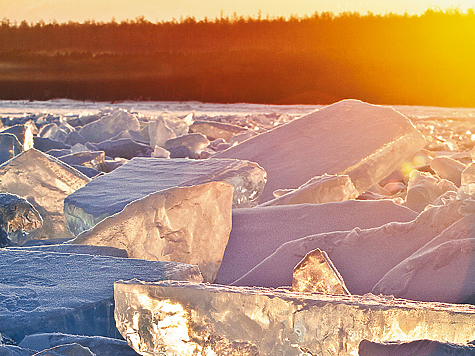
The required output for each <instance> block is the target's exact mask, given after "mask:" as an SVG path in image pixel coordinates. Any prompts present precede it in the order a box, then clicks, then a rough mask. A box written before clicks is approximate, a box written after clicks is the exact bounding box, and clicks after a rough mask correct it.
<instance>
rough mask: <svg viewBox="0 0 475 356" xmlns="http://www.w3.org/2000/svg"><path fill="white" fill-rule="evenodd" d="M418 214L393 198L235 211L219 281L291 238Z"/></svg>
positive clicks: (241, 272) (225, 280)
mask: <svg viewBox="0 0 475 356" xmlns="http://www.w3.org/2000/svg"><path fill="white" fill-rule="evenodd" d="M416 216H417V214H416V213H414V212H413V211H412V210H410V209H407V208H404V207H402V206H399V205H397V204H395V203H394V202H392V201H390V200H380V201H360V200H348V201H344V202H335V203H327V204H298V205H283V206H270V207H259V206H258V207H255V208H251V209H238V210H234V211H233V228H232V230H231V234H230V236H229V242H228V245H227V247H226V250H225V252H224V257H223V261H222V263H221V268H220V269H219V271H218V275H217V278H216V283H220V284H229V283H231V282H233V281H235V280H236V279H238V278H239V277H241V276H242V275H244V274H245V273H246V272H248V271H249V270H250V269H251V268H253V267H254V266H256V265H257V264H259V263H260V262H261V261H262V260H264V259H265V258H266V257H268V256H269V255H270V254H272V253H273V252H274V251H275V250H276V249H278V248H279V247H280V246H281V245H282V244H284V243H286V242H288V241H292V240H296V239H299V238H303V237H305V236H308V235H313V234H318V233H326V232H331V231H346V230H351V229H353V228H355V227H360V228H370V227H378V226H381V225H384V224H386V223H388V222H391V221H400V222H407V221H411V220H413V219H415V218H416ZM316 247H318V246H316ZM316 247H315V248H316ZM312 250H313V249H312ZM309 251H310V250H308V251H306V252H305V253H303V255H301V256H300V258H298V260H297V261H296V262H295V263H294V264H293V265H292V266H291V267H290V276H291V275H292V269H293V267H294V266H295V265H296V264H297V262H298V261H300V260H301V259H302V258H303V257H304V256H305V254H306V253H307V252H309ZM327 252H328V251H327ZM282 263H285V260H284V261H282ZM337 268H338V267H337ZM276 270H279V267H276ZM269 282H270V280H269ZM290 282H291V279H290V280H289V283H290ZM287 285H290V284H287Z"/></svg>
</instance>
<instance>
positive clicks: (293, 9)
mask: <svg viewBox="0 0 475 356" xmlns="http://www.w3.org/2000/svg"><path fill="white" fill-rule="evenodd" d="M429 7H432V8H436V7H440V8H441V9H443V10H444V9H447V8H451V7H459V8H460V10H461V11H466V10H467V9H468V8H472V7H475V2H474V1H473V0H342V1H332V0H292V1H289V0H232V1H230V0H227V1H223V0H222V1H216V0H198V1H197V0H173V1H170V0H0V16H1V17H2V18H7V19H9V20H11V21H22V20H26V21H28V22H37V21H39V20H44V21H46V22H49V21H51V20H53V19H55V20H57V21H58V22H67V21H69V20H72V21H77V22H83V21H85V20H91V19H94V20H96V21H110V20H111V19H112V18H115V19H116V20H117V21H121V20H125V19H135V18H136V17H138V16H142V15H143V16H144V17H145V18H146V19H148V20H150V21H152V22H155V21H163V20H171V19H173V18H175V19H177V20H178V19H180V17H187V16H194V17H195V18H196V19H202V18H204V17H205V16H207V17H208V18H210V19H214V18H215V17H219V16H220V14H221V13H223V14H224V15H225V16H226V15H228V16H230V17H231V16H232V15H233V14H234V12H236V14H237V15H239V16H241V15H243V16H253V17H256V16H257V14H258V13H259V10H260V11H261V13H262V16H264V17H265V16H266V15H267V14H268V15H270V16H285V17H288V16H290V15H291V14H294V15H298V16H303V15H312V14H313V13H314V12H315V11H318V12H322V11H332V12H334V13H335V14H338V13H340V12H344V11H357V12H360V13H362V14H366V13H367V12H368V11H371V12H373V13H380V14H384V13H388V12H395V13H400V14H403V13H404V12H406V11H407V12H408V13H409V14H419V13H422V12H424V11H425V10H426V9H427V8H429Z"/></svg>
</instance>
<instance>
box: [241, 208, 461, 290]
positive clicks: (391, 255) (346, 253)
mask: <svg viewBox="0 0 475 356" xmlns="http://www.w3.org/2000/svg"><path fill="white" fill-rule="evenodd" d="M460 205H461V202H460V201H452V202H449V203H448V204H447V205H442V206H435V207H432V208H430V209H428V210H425V211H424V212H423V213H421V214H420V215H419V216H418V217H417V218H416V219H414V220H413V221H410V222H402V223H400V222H391V223H388V224H385V225H382V226H380V227H376V228H371V229H360V228H359V227H357V228H355V229H353V230H351V231H334V232H330V233H323V234H318V235H311V236H306V237H303V238H300V239H298V240H294V241H290V242H287V243H285V244H283V245H282V246H281V247H279V248H278V249H277V250H276V251H275V252H274V253H273V254H272V255H270V256H269V257H268V258H266V259H265V260H264V261H262V262H261V263H260V264H259V265H257V266H256V267H254V268H253V269H252V270H250V271H249V272H248V273H247V274H245V275H244V276H242V277H241V278H240V279H238V280H237V281H235V282H234V283H233V284H235V285H244V286H262V287H279V286H290V285H291V284H292V270H293V268H294V266H295V265H296V264H297V263H298V262H299V261H300V260H301V259H302V258H303V257H304V256H305V255H306V254H307V253H308V252H309V251H312V250H314V249H316V248H319V249H320V250H322V251H325V252H326V253H327V254H328V256H329V257H330V259H331V260H332V262H333V264H334V265H335V267H336V268H337V269H338V271H339V272H340V274H341V276H342V277H343V280H344V281H345V284H346V286H347V287H348V290H349V291H350V293H352V294H359V295H363V294H365V293H368V292H371V290H372V289H373V287H374V285H375V284H376V283H378V281H379V280H380V279H381V278H382V277H383V276H384V275H385V274H386V273H387V272H388V271H389V270H391V269H392V268H393V267H394V266H396V265H397V264H399V263H400V262H401V261H402V260H404V259H405V258H407V257H409V256H410V255H412V254H413V253H414V252H415V251H417V250H418V249H419V248H421V247H422V246H424V245H425V244H426V243H427V242H429V241H430V240H432V239H433V238H434V237H436V236H437V235H438V234H440V233H441V232H442V231H443V230H445V228H446V227H448V226H450V225H451V224H453V223H454V222H456V221H457V220H459V219H461V218H462V216H461V215H460V214H459V212H458V210H459V208H460Z"/></svg>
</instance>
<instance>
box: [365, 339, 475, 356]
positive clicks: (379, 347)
mask: <svg viewBox="0 0 475 356" xmlns="http://www.w3.org/2000/svg"><path fill="white" fill-rule="evenodd" d="M358 355H359V356H436V355H438V356H450V355H457V356H472V355H475V346H473V345H458V344H454V343H450V342H440V341H434V340H415V341H411V342H396V341H394V342H371V341H368V340H363V341H361V343H360V345H359V348H358Z"/></svg>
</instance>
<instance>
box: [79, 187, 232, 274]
mask: <svg viewBox="0 0 475 356" xmlns="http://www.w3.org/2000/svg"><path fill="white" fill-rule="evenodd" d="M232 200H233V187H232V186H231V185H229V184H228V183H225V182H209V183H204V184H200V185H195V186H191V187H174V188H169V189H165V190H162V191H158V192H155V193H151V194H149V195H147V196H146V197H144V198H142V199H139V200H135V201H133V202H132V203H130V204H128V205H127V206H126V207H125V208H124V210H122V211H120V212H119V213H117V214H115V215H112V216H109V217H107V218H105V219H104V220H102V221H101V222H99V223H98V224H97V225H96V226H94V227H93V228H92V229H90V230H87V231H84V232H83V233H81V234H80V235H78V236H77V237H76V238H75V239H74V240H73V241H71V243H72V244H84V245H97V246H111V247H117V248H123V249H126V250H127V254H128V256H129V257H133V258H141V259H145V260H154V261H175V262H183V263H189V264H192V265H198V267H199V268H200V271H201V274H202V275H203V277H204V280H205V282H211V283H212V282H214V280H215V279H216V273H217V272H218V269H219V266H220V265H221V261H222V259H223V254H224V249H225V248H226V244H227V242H228V238H229V233H230V231H231V210H232Z"/></svg>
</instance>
